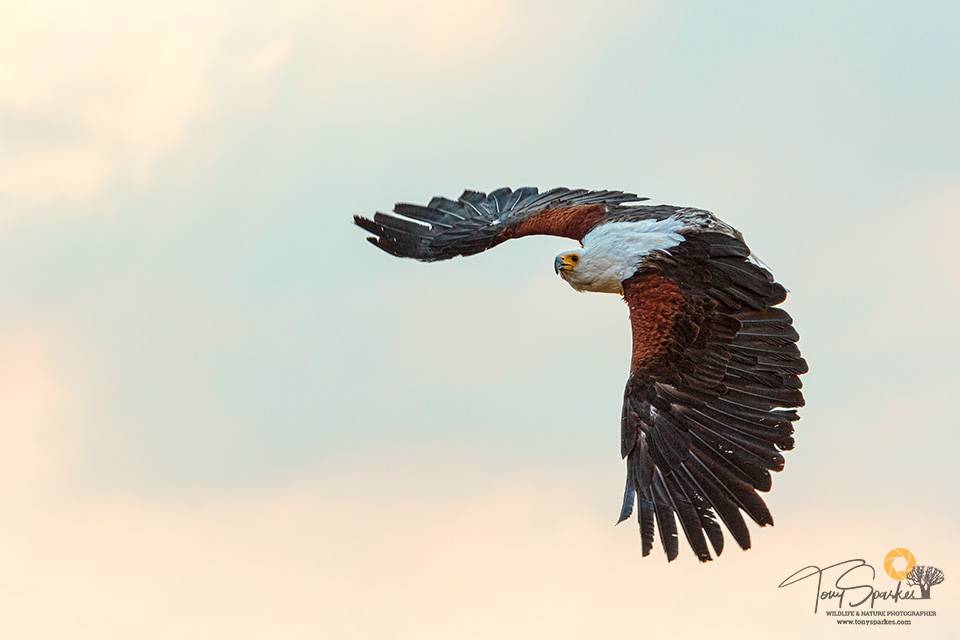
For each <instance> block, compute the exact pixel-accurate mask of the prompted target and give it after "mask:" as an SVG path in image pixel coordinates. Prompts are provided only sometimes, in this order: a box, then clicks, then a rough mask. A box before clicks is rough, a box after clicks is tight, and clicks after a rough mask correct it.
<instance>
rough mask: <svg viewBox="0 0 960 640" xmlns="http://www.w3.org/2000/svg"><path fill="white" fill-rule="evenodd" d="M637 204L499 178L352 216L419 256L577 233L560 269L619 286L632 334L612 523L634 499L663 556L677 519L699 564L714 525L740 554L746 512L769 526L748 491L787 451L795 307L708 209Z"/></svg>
mask: <svg viewBox="0 0 960 640" xmlns="http://www.w3.org/2000/svg"><path fill="white" fill-rule="evenodd" d="M645 200H647V198H639V197H637V196H636V195H635V194H632V193H624V192H622V191H589V190H586V189H566V188H557V189H551V190H550V191H546V192H544V193H540V192H539V191H538V190H537V189H536V188H533V187H524V188H521V189H517V190H515V191H514V190H511V189H509V188H503V189H497V190H496V191H493V192H492V193H490V194H485V193H480V192H477V191H464V192H463V195H461V196H460V197H459V198H458V199H456V200H451V199H448V198H443V197H435V198H433V199H432V200H431V201H430V203H429V204H428V205H427V206H425V207H424V206H419V205H415V204H397V205H396V206H395V207H394V209H393V213H392V214H384V213H377V214H376V215H374V217H373V219H369V218H365V217H362V216H354V222H355V223H356V224H357V225H359V226H360V227H362V228H363V229H365V230H366V231H368V232H369V233H371V234H372V236H370V237H368V238H367V239H368V240H369V241H370V242H371V243H372V244H373V245H375V246H377V247H379V248H380V249H382V250H384V251H386V252H387V253H389V254H392V255H394V256H399V257H403V258H414V259H417V260H424V261H434V260H446V259H448V258H453V257H455V256H469V255H473V254H476V253H480V252H481V251H486V250H487V249H490V248H492V247H494V246H496V245H498V244H500V243H502V242H505V241H507V240H510V239H513V238H521V237H523V236H530V235H550V236H560V237H564V238H570V239H572V240H577V241H579V243H580V248H578V249H574V250H571V251H566V252H564V253H561V254H560V255H558V256H557V257H556V259H555V260H554V263H553V266H554V269H555V271H556V272H557V274H558V275H559V276H560V277H561V278H563V279H564V280H566V281H567V283H568V284H570V286H572V287H573V288H574V289H576V290H577V291H594V292H600V293H614V294H619V295H622V296H623V299H624V300H625V301H626V303H627V306H628V308H629V315H630V325H631V328H632V334H633V345H632V351H631V356H630V375H629V378H628V379H627V384H626V389H625V391H624V394H623V410H622V414H621V423H620V453H621V455H622V457H623V458H624V459H625V460H626V465H627V479H626V487H625V489H624V494H623V506H622V508H621V510H620V519H619V520H618V522H623V521H624V520H626V519H627V518H629V517H630V515H631V514H632V513H633V511H634V505H635V504H636V506H637V509H636V511H637V519H638V521H639V527H640V538H641V551H642V554H643V555H645V556H646V555H648V554H649V553H650V550H651V549H652V547H653V540H654V535H655V534H654V529H655V528H656V530H657V532H659V538H660V542H661V544H662V545H663V548H664V550H665V552H666V555H667V559H668V560H673V559H674V558H676V557H677V554H678V552H679V549H678V547H679V536H678V532H677V521H678V520H679V522H680V528H681V529H682V530H683V534H684V536H685V537H686V539H687V542H688V543H689V545H690V548H691V549H692V550H693V552H694V553H695V554H696V556H697V557H698V558H699V559H700V560H701V561H703V562H706V561H708V560H711V559H712V557H711V554H710V549H709V548H708V546H707V542H708V541H709V543H710V547H712V549H713V553H714V554H715V555H717V556H719V555H720V553H721V552H722V551H723V544H724V536H723V531H722V528H721V526H720V523H721V522H722V523H723V525H724V526H725V527H726V529H727V530H728V531H729V533H730V535H731V536H733V539H734V540H735V541H736V542H737V544H738V545H739V546H740V547H741V548H742V549H749V548H750V532H749V530H748V529H747V525H746V522H745V521H744V518H743V513H745V514H746V515H747V516H749V517H750V518H751V519H752V520H753V521H754V522H755V523H757V524H758V525H760V526H761V527H762V526H765V525H772V524H773V517H772V516H771V515H770V511H769V510H768V509H767V506H766V504H765V503H764V501H763V499H762V498H761V497H760V495H758V493H757V492H758V491H760V492H766V491H769V490H770V486H771V480H770V472H771V471H780V470H782V469H783V465H784V458H783V455H782V454H781V451H785V450H788V449H792V448H793V444H794V442H793V423H794V422H795V421H796V420H797V419H798V418H799V416H798V415H797V411H796V409H797V408H798V407H801V406H803V395H802V393H801V391H800V387H801V384H800V378H799V375H800V374H803V373H806V371H807V364H806V362H805V361H804V359H803V358H802V357H801V356H800V351H799V349H798V348H797V344H796V343H797V340H798V339H799V336H798V335H797V332H796V330H794V328H793V326H792V324H793V321H792V319H791V317H790V315H789V314H788V313H787V312H786V311H784V310H783V309H781V308H779V307H778V306H777V305H779V304H780V303H781V302H783V301H784V300H785V299H786V295H787V293H786V290H785V289H784V288H783V286H781V285H780V284H778V283H777V282H776V281H775V280H774V278H773V275H771V273H770V272H769V271H768V270H767V269H766V268H765V267H764V266H763V265H762V263H760V262H759V261H758V260H757V259H756V258H755V257H754V256H753V255H752V254H751V253H750V249H749V248H748V247H747V245H746V243H745V242H744V240H743V236H742V235H741V234H740V232H738V231H737V230H736V229H734V228H733V227H731V226H729V225H727V224H726V223H724V222H722V221H721V220H720V219H719V218H717V217H716V216H714V215H713V214H712V213H710V212H709V211H704V210H702V209H695V208H688V207H675V206H669V205H649V204H639V203H642V202H643V201H645ZM741 512H742V513H741ZM654 523H656V527H654Z"/></svg>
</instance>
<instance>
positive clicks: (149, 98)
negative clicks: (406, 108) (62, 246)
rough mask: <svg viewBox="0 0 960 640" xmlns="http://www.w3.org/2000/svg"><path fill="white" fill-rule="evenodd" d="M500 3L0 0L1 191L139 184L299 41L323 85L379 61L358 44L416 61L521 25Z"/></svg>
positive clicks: (58, 197)
mask: <svg viewBox="0 0 960 640" xmlns="http://www.w3.org/2000/svg"><path fill="white" fill-rule="evenodd" d="M510 6H511V5H510V3H508V2H505V1H497V2H492V3H490V2H484V3H479V2H460V3H446V2H439V1H434V0H431V1H429V2H419V3H415V5H412V6H411V5H408V4H404V5H402V6H400V5H397V4H395V3H390V2H382V1H378V0H376V1H371V2H366V3H352V4H351V3H342V2H332V1H331V2H322V3H320V4H319V5H317V4H316V3H307V2H287V3H282V4H279V5H278V4H276V3H274V4H272V5H269V7H268V6H264V7H262V8H258V7H256V6H254V5H249V6H245V7H244V9H242V10H232V9H230V8H228V7H227V6H226V5H223V4H222V3H218V2H215V1H214V0H201V1H200V2H188V1H186V0H173V1H171V2H165V3H160V4H153V5H151V6H149V7H144V6H136V7H134V6H132V5H130V4H129V3H124V2H120V1H119V0H97V1H96V2H95V3H93V4H92V5H91V4H90V3H79V2H72V1H69V0H61V1H54V2H38V3H21V4H19V5H16V6H11V7H9V8H7V9H6V10H5V11H4V19H3V21H0V59H2V60H4V73H3V75H2V76H0V122H3V124H2V125H0V135H2V137H3V138H4V144H3V146H2V148H0V199H2V200H6V201H7V203H8V204H11V203H12V205H14V206H16V207H17V208H18V209H23V208H25V207H30V206H35V205H43V204H49V203H53V202H62V201H66V202H71V201H78V200H82V199H86V198H90V197H91V196H94V195H96V194H98V193H100V192H102V191H103V190H104V189H105V188H107V187H109V186H111V185H115V184H134V185H136V184H141V183H142V182H143V181H144V180H147V179H149V177H150V176H151V175H152V172H153V171H154V169H155V167H156V165H157V163H158V161H160V160H161V159H162V158H163V157H165V156H166V155H168V154H169V153H170V152H171V151H172V150H174V149H176V148H178V147H180V146H181V145H183V144H185V143H186V142H187V141H188V140H190V139H191V137H193V136H196V135H197V131H196V127H197V125H198V123H200V122H201V121H202V120H203V119H204V118H205V117H215V116H217V115H220V114H221V113H222V112H224V111H226V110H231V111H235V110H240V111H243V110H244V109H251V108H255V107H256V105H257V104H258V100H257V99H256V96H257V94H258V93H260V92H263V91H269V90H270V89H269V85H268V84H267V83H268V82H269V80H270V78H271V77H273V76H275V75H276V74H277V73H278V72H279V71H280V69H282V68H283V67H284V65H286V64H289V63H290V61H291V58H292V56H293V54H294V52H295V50H296V47H297V44H298V43H300V42H310V43H314V45H313V46H312V48H309V55H310V57H311V59H312V61H311V67H315V68H316V69H318V70H319V78H317V81H316V82H312V80H311V81H310V82H303V85H302V89H303V90H304V91H307V92H321V93H323V92H327V91H329V90H330V88H331V87H334V86H336V85H337V84H338V83H339V82H341V81H342V80H344V79H346V78H350V77H355V76H356V75H357V73H358V72H361V73H362V71H363V70H364V69H367V70H368V71H369V70H376V69H378V68H379V66H380V65H381V63H382V61H383V59H384V58H383V57H380V56H379V55H377V56H374V57H372V58H371V57H369V53H370V52H371V51H373V52H379V53H380V54H382V55H383V56H386V57H388V58H389V59H391V60H393V61H395V62H396V61H416V63H417V64H418V65H427V66H433V65H448V64H453V65H456V64H458V61H460V62H462V56H463V54H464V53H465V52H471V51H474V52H482V51H489V50H491V49H493V48H494V47H495V45H496V44H497V42H499V40H498V38H499V37H500V36H501V35H503V34H505V33H507V31H506V29H507V27H509V26H511V25H513V27H512V28H513V30H514V32H515V33H514V35H516V36H520V35H521V33H520V29H519V26H517V25H516V21H515V20H514V21H512V20H511V17H512V16H511V15H510ZM465 16H467V17H469V20H470V22H469V25H465V24H464V22H463V21H464V17H465ZM316 43H319V44H316ZM314 61H315V62H314ZM380 71H381V72H382V71H383V70H382V69H381V70H380ZM387 73H388V72H387ZM315 75H316V74H315V73H314V74H311V73H307V74H305V75H304V76H303V77H302V78H301V79H300V80H301V81H305V80H307V79H309V78H313V77H314V76H315ZM381 75H383V74H382V73H381ZM7 208H8V209H11V208H12V207H9V206H8V207H7ZM8 215H9V213H8Z"/></svg>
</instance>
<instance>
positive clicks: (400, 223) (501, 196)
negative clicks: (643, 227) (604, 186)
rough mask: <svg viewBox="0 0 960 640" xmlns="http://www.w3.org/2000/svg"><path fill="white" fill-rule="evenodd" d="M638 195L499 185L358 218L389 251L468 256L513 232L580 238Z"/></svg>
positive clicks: (402, 254)
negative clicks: (453, 198)
mask: <svg viewBox="0 0 960 640" xmlns="http://www.w3.org/2000/svg"><path fill="white" fill-rule="evenodd" d="M646 199H647V198H639V197H637V196H636V195H635V194H632V193H624V192H623V191H588V190H586V189H567V188H564V187H558V188H556V189H551V190H550V191H546V192H544V193H539V192H538V191H537V189H536V188H535V187H523V188H521V189H517V190H516V191H512V190H511V189H509V188H506V187H504V188H503V189H497V190H496V191H493V192H491V193H490V194H489V195H488V194H485V193H480V192H477V191H464V192H463V195H461V196H460V197H459V198H458V199H457V200H450V199H448V198H442V197H440V196H437V197H435V198H433V200H431V201H430V203H429V204H428V205H427V206H425V207H424V206H420V205H416V204H407V203H399V204H397V205H396V206H394V208H393V214H386V213H377V214H376V215H375V216H374V217H373V219H372V220H371V219H369V218H364V217H363V216H354V217H353V221H354V222H355V223H356V224H357V225H358V226H360V227H362V228H363V229H365V230H367V231H369V232H370V233H372V234H373V236H371V237H368V238H367V240H369V241H370V242H371V243H372V244H373V245H375V246H377V247H379V248H381V249H383V250H384V251H386V252H387V253H390V254H392V255H395V256H400V257H403V258H416V259H417V260H446V259H448V258H453V257H455V256H468V255H473V254H475V253H480V252H481V251H486V250H487V249H489V248H491V247H494V246H496V245H498V244H500V243H501V242H504V241H506V240H509V239H510V238H518V237H521V236H529V235H552V236H561V237H565V238H572V239H574V240H580V239H582V238H583V236H584V235H586V233H587V232H588V231H589V230H590V229H591V228H592V227H593V226H595V225H596V224H597V223H598V222H600V221H601V220H603V219H605V217H606V216H608V215H609V214H610V213H612V212H615V211H622V210H624V209H626V210H629V207H624V206H623V205H626V204H628V203H631V202H640V201H643V200H646Z"/></svg>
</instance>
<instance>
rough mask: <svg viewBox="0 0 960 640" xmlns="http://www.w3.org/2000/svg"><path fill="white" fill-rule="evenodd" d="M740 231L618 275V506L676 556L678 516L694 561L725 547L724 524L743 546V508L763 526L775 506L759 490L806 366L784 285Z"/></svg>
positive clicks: (789, 441)
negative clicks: (622, 380)
mask: <svg viewBox="0 0 960 640" xmlns="http://www.w3.org/2000/svg"><path fill="white" fill-rule="evenodd" d="M749 255H750V252H749V249H747V247H746V245H745V244H744V243H743V241H742V240H740V239H739V238H735V237H731V236H729V235H725V234H721V233H702V234H696V235H690V236H688V237H687V238H686V239H685V241H684V242H683V243H681V245H680V246H678V247H677V248H676V249H673V250H671V252H670V254H669V255H668V254H666V253H660V254H656V255H654V256H650V257H649V258H648V259H647V260H646V261H645V262H644V265H643V267H642V269H641V270H640V271H639V272H638V273H637V274H636V275H634V276H633V277H631V278H630V279H629V280H627V281H625V282H624V283H623V289H624V298H625V299H626V302H627V304H628V305H629V308H630V322H631V325H632V327H633V356H632V360H631V372H630V378H629V380H628V381H627V386H626V390H625V392H624V402H623V416H622V425H621V453H622V455H623V456H624V457H625V458H626V459H627V486H626V489H625V494H624V502H623V508H622V510H621V518H620V520H621V521H623V520H624V519H626V518H627V517H629V515H630V513H631V512H632V510H633V504H634V500H635V499H638V502H639V509H638V518H639V521H640V531H641V540H642V542H641V544H642V552H643V555H647V554H648V553H649V552H650V550H651V548H652V546H653V537H654V522H656V525H657V526H656V528H657V529H659V532H660V540H661V543H662V544H663V547H664V549H665V551H666V553H667V558H668V559H669V560H673V559H674V558H675V557H676V556H677V553H678V535H677V524H676V521H677V519H679V521H680V526H681V528H682V529H683V533H684V535H685V537H686V539H687V541H688V542H689V544H690V547H691V548H692V549H693V550H694V552H695V553H696V555H697V557H698V558H699V559H700V560H701V561H707V560H710V559H711V555H710V551H709V549H708V548H707V540H709V541H710V544H711V546H712V547H713V551H714V553H715V554H716V555H719V554H720V553H721V551H722V550H723V533H722V530H721V528H720V526H719V523H718V521H717V518H719V521H721V522H722V523H723V524H724V525H725V526H726V528H727V529H728V530H729V532H730V533H731V535H732V536H733V538H734V540H736V541H737V544H738V545H739V546H740V547H741V548H743V549H748V548H749V547H750V533H749V531H748V530H747V526H746V523H745V522H744V519H743V516H742V515H741V511H742V512H744V513H746V514H747V515H748V516H750V518H751V519H753V521H754V522H756V523H757V524H759V525H760V526H764V525H768V524H773V518H772V517H771V515H770V512H769V510H768V509H767V507H766V505H765V504H764V502H763V500H762V499H761V498H760V496H759V495H758V494H757V491H768V490H769V489H770V485H771V479H770V472H771V471H780V470H781V469H783V464H784V459H783V456H782V455H781V453H780V452H781V451H783V450H786V449H792V448H793V436H792V434H793V424H792V423H793V422H794V421H795V420H797V419H798V416H797V412H796V410H795V409H796V407H800V406H802V405H803V395H802V394H801V392H800V386H801V385H800V378H799V374H801V373H805V372H806V370H807V365H806V362H804V360H803V358H801V357H800V351H799V350H798V348H797V345H796V342H797V340H798V335H797V332H796V331H795V330H794V329H793V327H792V320H791V318H790V316H789V315H788V314H787V312H786V311H783V310H782V309H778V308H776V305H777V304H779V303H781V302H783V300H784V299H785V298H786V291H785V290H784V288H783V287H782V286H780V285H779V284H777V283H776V282H774V280H773V276H771V274H770V273H769V272H768V271H767V270H765V269H763V268H762V267H760V266H758V265H756V264H755V263H753V262H751V261H750V260H748V257H749Z"/></svg>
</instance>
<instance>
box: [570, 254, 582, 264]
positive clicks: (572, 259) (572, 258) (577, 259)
mask: <svg viewBox="0 0 960 640" xmlns="http://www.w3.org/2000/svg"><path fill="white" fill-rule="evenodd" d="M570 262H572V263H573V264H577V263H578V262H580V256H578V255H577V254H575V253H574V254H573V255H571V256H570Z"/></svg>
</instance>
